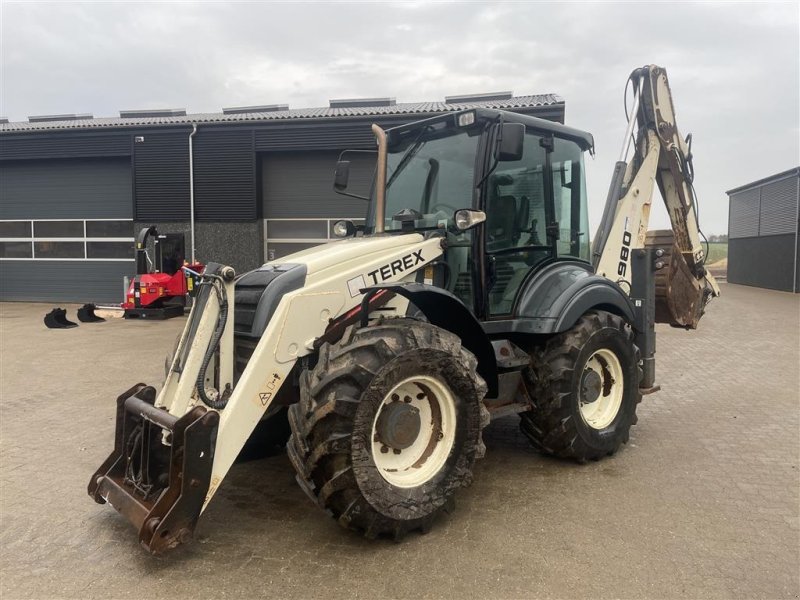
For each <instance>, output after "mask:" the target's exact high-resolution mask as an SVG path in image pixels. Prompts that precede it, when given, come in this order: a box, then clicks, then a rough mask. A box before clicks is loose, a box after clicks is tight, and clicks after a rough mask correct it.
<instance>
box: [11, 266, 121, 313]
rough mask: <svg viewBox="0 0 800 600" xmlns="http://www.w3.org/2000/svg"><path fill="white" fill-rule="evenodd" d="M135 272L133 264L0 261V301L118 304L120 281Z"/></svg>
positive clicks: (119, 300)
mask: <svg viewBox="0 0 800 600" xmlns="http://www.w3.org/2000/svg"><path fill="white" fill-rule="evenodd" d="M135 272H136V267H135V265H134V263H133V260H131V261H109V262H102V261H55V260H54V261H47V260H42V261H39V260H29V261H0V300H4V301H7V300H25V301H40V302H79V303H81V304H83V303H84V302H109V303H111V302H113V303H119V302H121V301H122V297H123V295H122V288H123V278H124V277H125V276H126V275H129V276H130V275H133V273H135ZM42 316H44V313H43V314H42ZM69 316H70V317H74V316H75V315H74V314H73V315H69ZM70 320H71V321H74V320H75V319H72V318H70Z"/></svg>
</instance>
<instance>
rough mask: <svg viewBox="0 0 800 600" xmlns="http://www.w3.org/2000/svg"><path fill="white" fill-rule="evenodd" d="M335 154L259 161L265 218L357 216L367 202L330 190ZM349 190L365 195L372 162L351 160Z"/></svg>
mask: <svg viewBox="0 0 800 600" xmlns="http://www.w3.org/2000/svg"><path fill="white" fill-rule="evenodd" d="M338 157H339V152H337V151H323V152H280V153H270V154H266V155H265V156H264V157H263V158H262V167H261V180H262V202H263V209H262V214H263V216H264V218H265V219H276V218H292V217H300V218H302V217H334V218H335V217H340V218H348V217H359V216H364V215H366V212H367V203H366V202H365V201H363V200H358V199H356V198H348V197H347V196H342V195H340V194H337V193H336V192H334V191H333V171H334V168H335V166H336V160H337V158H338ZM351 158H352V159H353V160H352V166H351V171H350V185H349V189H350V190H352V191H354V192H355V191H357V190H358V192H359V193H363V192H368V190H369V183H370V181H371V180H372V175H373V171H374V164H375V159H374V157H372V156H371V155H366V156H364V157H363V158H357V157H355V156H353V157H351Z"/></svg>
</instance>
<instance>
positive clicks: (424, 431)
mask: <svg viewBox="0 0 800 600" xmlns="http://www.w3.org/2000/svg"><path fill="white" fill-rule="evenodd" d="M455 438H456V407H455V401H454V398H453V394H452V392H451V391H450V389H449V388H448V387H447V386H446V385H445V384H443V383H442V382H440V381H438V380H437V379H434V378H433V377H429V376H427V375H417V376H414V377H409V378H408V379H404V380H403V381H401V382H400V383H398V384H397V385H395V386H394V387H393V388H392V389H391V390H390V391H389V393H388V394H386V396H385V397H384V398H383V402H381V406H380V407H379V408H378V411H377V412H376V414H375V419H374V420H373V422H372V456H373V459H374V461H375V466H376V467H377V468H378V473H380V474H381V477H383V478H384V479H385V480H386V481H388V482H389V483H391V484H392V485H394V486H396V487H401V488H412V487H417V486H420V485H422V484H424V483H426V482H427V481H430V480H431V479H432V478H433V477H434V476H435V475H436V474H437V473H438V472H439V471H440V470H441V469H442V467H443V466H444V464H445V462H447V457H448V456H450V451H451V450H452V449H453V444H454V442H455ZM390 444H394V446H396V447H393V446H391V445H390Z"/></svg>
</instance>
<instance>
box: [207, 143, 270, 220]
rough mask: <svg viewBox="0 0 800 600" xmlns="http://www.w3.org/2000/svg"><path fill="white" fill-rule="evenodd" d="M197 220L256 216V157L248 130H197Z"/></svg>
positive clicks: (247, 218)
mask: <svg viewBox="0 0 800 600" xmlns="http://www.w3.org/2000/svg"><path fill="white" fill-rule="evenodd" d="M194 185H195V217H196V219H197V220H198V221H251V220H254V219H256V217H257V216H258V215H257V212H258V210H257V209H258V206H257V201H256V189H257V186H256V156H255V153H254V151H253V130H252V129H249V128H248V129H202V128H201V129H200V130H198V133H197V135H196V136H195V143H194Z"/></svg>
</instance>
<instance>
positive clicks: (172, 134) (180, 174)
mask: <svg viewBox="0 0 800 600" xmlns="http://www.w3.org/2000/svg"><path fill="white" fill-rule="evenodd" d="M190 131H191V130H186V131H184V130H181V131H167V132H161V131H150V132H142V133H141V134H137V135H140V137H142V138H144V141H142V142H137V143H134V145H133V148H134V156H133V162H134V183H135V186H136V218H137V219H139V220H141V221H172V220H175V221H180V220H188V219H189V132H190Z"/></svg>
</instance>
